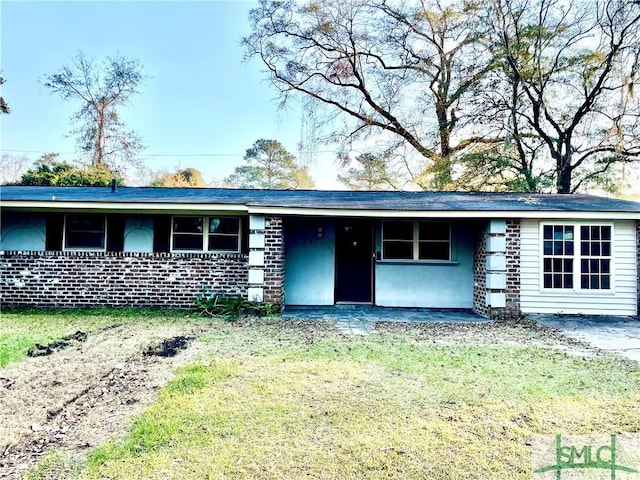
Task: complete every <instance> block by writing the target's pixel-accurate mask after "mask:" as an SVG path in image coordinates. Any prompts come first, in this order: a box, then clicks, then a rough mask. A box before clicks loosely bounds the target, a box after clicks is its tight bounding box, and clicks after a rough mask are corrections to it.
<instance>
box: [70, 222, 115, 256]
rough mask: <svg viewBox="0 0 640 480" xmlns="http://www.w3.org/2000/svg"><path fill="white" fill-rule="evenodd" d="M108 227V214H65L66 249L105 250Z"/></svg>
mask: <svg viewBox="0 0 640 480" xmlns="http://www.w3.org/2000/svg"><path fill="white" fill-rule="evenodd" d="M106 228H107V219H106V215H97V214H72V215H65V218H64V249H65V250H95V251H105V250H106Z"/></svg>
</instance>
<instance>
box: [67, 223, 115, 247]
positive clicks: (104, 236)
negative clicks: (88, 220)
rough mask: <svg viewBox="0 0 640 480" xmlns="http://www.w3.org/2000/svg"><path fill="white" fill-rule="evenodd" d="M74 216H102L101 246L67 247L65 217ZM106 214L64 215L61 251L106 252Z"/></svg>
mask: <svg viewBox="0 0 640 480" xmlns="http://www.w3.org/2000/svg"><path fill="white" fill-rule="evenodd" d="M69 216H76V217H83V216H90V217H100V216H101V217H102V223H103V225H104V228H103V237H102V245H103V247H102V248H95V247H67V217H69ZM107 226H108V225H107V215H106V214H104V213H69V214H65V215H64V219H63V223H62V251H64V252H106V251H107V238H108V236H107Z"/></svg>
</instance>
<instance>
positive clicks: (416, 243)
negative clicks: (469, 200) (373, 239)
mask: <svg viewBox="0 0 640 480" xmlns="http://www.w3.org/2000/svg"><path fill="white" fill-rule="evenodd" d="M400 222H404V223H412V224H413V238H412V240H411V242H412V244H413V245H412V246H413V249H412V252H413V256H412V258H385V256H384V243H385V238H384V227H385V224H387V223H400ZM422 223H444V224H447V226H448V227H449V228H448V230H449V238H448V243H449V254H448V258H446V259H442V258H420V244H421V243H442V242H444V240H420V224H422ZM387 241H391V242H393V241H401V240H400V239H388V240H387ZM406 242H407V243H409V240H406ZM380 247H381V250H382V252H381V254H382V260H383V261H386V262H412V263H413V262H423V263H451V261H452V258H451V257H452V251H453V238H452V235H451V222H448V221H439V220H383V221H382V229H381V235H380Z"/></svg>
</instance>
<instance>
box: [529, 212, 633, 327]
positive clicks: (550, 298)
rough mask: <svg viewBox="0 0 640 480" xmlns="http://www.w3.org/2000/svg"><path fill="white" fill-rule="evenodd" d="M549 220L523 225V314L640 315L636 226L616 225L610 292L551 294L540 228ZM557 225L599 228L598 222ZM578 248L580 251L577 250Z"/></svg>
mask: <svg viewBox="0 0 640 480" xmlns="http://www.w3.org/2000/svg"><path fill="white" fill-rule="evenodd" d="M545 222H546V221H545V220H531V219H524V220H522V223H521V229H520V235H521V256H520V285H521V289H520V308H521V310H522V312H523V313H569V314H589V315H636V314H637V305H638V301H637V295H638V292H637V288H638V287H637V276H636V268H637V260H636V255H637V246H636V232H635V222H634V221H633V220H618V221H615V222H604V221H603V222H601V223H602V224H606V223H612V224H613V247H612V248H613V268H612V287H613V288H612V289H611V290H610V291H602V290H601V291H567V292H564V291H563V292H549V291H543V290H542V288H541V272H540V269H541V254H540V245H541V241H540V224H541V223H545ZM553 223H564V224H575V225H583V224H591V225H593V224H597V223H598V221H591V222H588V221H584V222H580V221H569V220H567V221H566V222H558V221H555V222H553ZM576 248H577V247H576Z"/></svg>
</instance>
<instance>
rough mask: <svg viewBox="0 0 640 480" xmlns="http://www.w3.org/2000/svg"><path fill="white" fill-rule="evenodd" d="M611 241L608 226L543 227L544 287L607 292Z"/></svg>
mask: <svg viewBox="0 0 640 480" xmlns="http://www.w3.org/2000/svg"><path fill="white" fill-rule="evenodd" d="M611 239H612V227H611V225H566V224H565V225H543V226H542V263H543V273H542V282H543V287H544V288H545V289H571V290H610V289H611V260H612V248H611Z"/></svg>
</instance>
